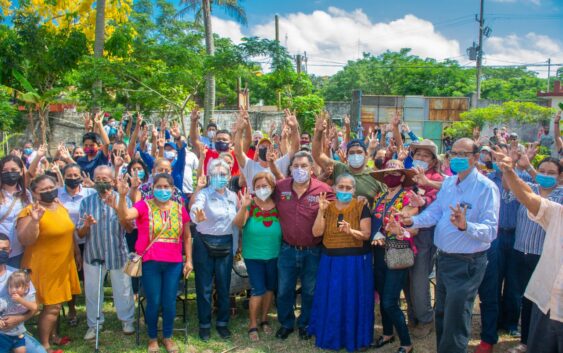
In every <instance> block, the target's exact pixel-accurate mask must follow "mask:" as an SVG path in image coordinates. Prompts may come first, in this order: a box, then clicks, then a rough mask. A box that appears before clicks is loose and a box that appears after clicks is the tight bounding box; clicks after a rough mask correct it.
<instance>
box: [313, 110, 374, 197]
mask: <svg viewBox="0 0 563 353" xmlns="http://www.w3.org/2000/svg"><path fill="white" fill-rule="evenodd" d="M325 129H326V123H324V122H323V121H322V120H320V119H319V120H317V124H316V125H315V135H314V137H313V158H314V160H315V163H317V164H318V165H319V166H320V167H321V168H322V169H323V171H325V172H326V170H327V169H330V167H331V166H333V167H334V172H333V173H332V176H333V178H334V180H335V179H336V178H337V177H338V176H339V175H341V174H344V173H347V174H351V175H352V176H354V179H356V195H355V196H357V197H365V198H366V199H367V200H368V205H372V204H373V198H374V197H375V195H377V194H378V193H379V192H381V191H383V190H384V189H385V186H384V185H383V184H381V183H380V182H379V181H377V180H375V179H374V178H373V177H372V176H371V175H370V174H371V172H373V170H372V169H370V168H368V167H367V166H366V164H367V160H368V156H367V148H366V145H365V144H364V142H363V141H362V140H360V139H354V140H352V141H350V142H348V145H347V146H346V155H347V160H348V164H344V163H342V162H338V161H335V160H333V159H331V158H330V157H329V156H327V155H326V153H324V151H323V147H322V146H323V138H324V131H325Z"/></svg>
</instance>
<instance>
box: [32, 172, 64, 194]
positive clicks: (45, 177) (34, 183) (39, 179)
mask: <svg viewBox="0 0 563 353" xmlns="http://www.w3.org/2000/svg"><path fill="white" fill-rule="evenodd" d="M43 180H50V181H51V182H52V183H53V184H55V186H56V185H57V180H56V179H55V178H53V177H52V176H50V175H49V174H43V175H40V176H38V177H37V178H35V179H33V180H32V181H31V184H29V188H30V189H31V191H35V189H37V186H38V185H39V183H40V182H42V181H43Z"/></svg>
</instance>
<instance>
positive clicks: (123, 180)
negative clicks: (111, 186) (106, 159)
mask: <svg viewBox="0 0 563 353" xmlns="http://www.w3.org/2000/svg"><path fill="white" fill-rule="evenodd" d="M130 177H131V176H130V175H129V174H126V175H125V176H119V177H118V178H117V192H118V193H119V195H121V196H122V197H123V196H126V195H127V193H128V192H129V184H128V183H127V178H130ZM137 179H139V178H138V177H137Z"/></svg>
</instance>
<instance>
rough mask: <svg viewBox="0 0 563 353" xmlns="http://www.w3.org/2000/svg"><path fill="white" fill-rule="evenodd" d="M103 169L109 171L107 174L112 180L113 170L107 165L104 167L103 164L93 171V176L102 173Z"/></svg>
mask: <svg viewBox="0 0 563 353" xmlns="http://www.w3.org/2000/svg"><path fill="white" fill-rule="evenodd" d="M104 169H105V170H109V173H110V174H111V177H112V178H113V168H112V167H110V166H109V165H105V164H103V165H99V166H97V167H96V169H94V174H93V175H96V173H99V172H100V171H102V170H104Z"/></svg>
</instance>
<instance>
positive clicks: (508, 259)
mask: <svg viewBox="0 0 563 353" xmlns="http://www.w3.org/2000/svg"><path fill="white" fill-rule="evenodd" d="M514 237H515V230H514V229H512V230H508V229H502V228H499V230H498V236H497V239H498V253H497V254H498V264H499V265H498V279H499V285H498V292H499V323H498V327H499V328H501V329H505V330H507V331H515V330H517V329H518V321H519V320H520V306H521V302H522V299H521V297H520V295H519V294H518V292H519V291H518V287H519V280H518V272H517V271H516V268H515V266H516V264H515V259H514V249H513V248H514Z"/></svg>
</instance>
